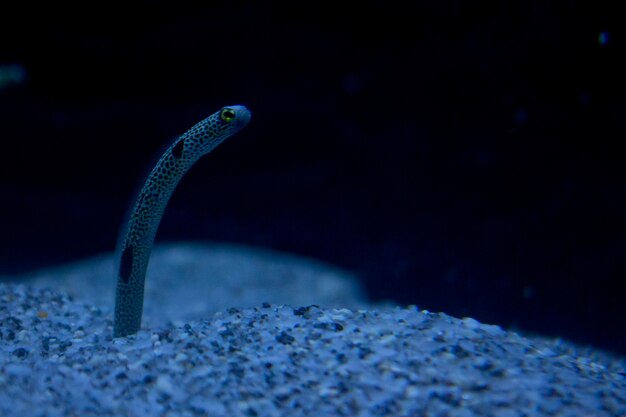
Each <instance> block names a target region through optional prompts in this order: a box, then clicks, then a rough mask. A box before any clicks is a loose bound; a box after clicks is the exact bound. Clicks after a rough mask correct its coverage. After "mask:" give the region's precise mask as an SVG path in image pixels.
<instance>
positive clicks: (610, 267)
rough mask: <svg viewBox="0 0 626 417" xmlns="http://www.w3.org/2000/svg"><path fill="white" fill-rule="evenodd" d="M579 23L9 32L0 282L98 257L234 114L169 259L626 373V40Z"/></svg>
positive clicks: (126, 20)
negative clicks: (156, 188)
mask: <svg viewBox="0 0 626 417" xmlns="http://www.w3.org/2000/svg"><path fill="white" fill-rule="evenodd" d="M586 3H591V2H580V1H560V2H549V1H548V2H546V1H525V2H521V1H520V2H463V1H435V0H431V1H425V2H416V3H415V4H414V7H415V10H413V11H410V10H408V9H406V8H403V7H401V5H404V4H407V3H400V2H398V3H392V2H382V1H380V2H371V1H363V2H360V3H358V6H357V5H356V3H355V6H354V7H353V8H350V9H345V10H343V9H341V8H340V7H346V6H345V5H346V4H348V3H340V2H336V3H334V6H328V7H325V6H319V5H314V2H292V3H285V4H278V3H263V4H261V3H259V2H206V4H205V5H204V6H198V5H195V4H190V3H185V2H178V3H174V2H158V1H154V2H152V1H150V2H138V3H134V4H135V6H134V7H133V8H129V7H128V6H120V7H117V6H114V5H113V4H112V3H89V5H88V6H84V7H82V8H76V7H66V8H63V7H60V6H59V5H58V4H57V3H54V4H53V5H49V6H47V8H43V9H42V8H41V6H38V8H37V9H36V13H35V12H34V10H26V9H25V10H19V11H15V12H12V13H5V14H4V15H3V16H2V19H4V21H3V25H2V26H0V27H1V29H0V46H1V47H0V64H2V65H4V66H5V67H4V68H5V69H6V68H7V67H6V66H7V65H13V67H12V68H19V69H21V70H23V72H24V74H25V78H24V79H23V80H21V81H20V80H17V79H16V80H15V81H14V82H12V83H11V82H5V83H4V86H3V87H0V140H1V149H0V157H1V159H2V163H1V164H0V233H1V234H2V237H1V239H0V273H2V274H5V275H9V274H18V273H22V272H26V271H28V270H31V269H34V268H42V267H46V266H48V265H54V264H59V263H62V262H66V261H70V260H75V259H79V258H82V257H86V256H90V255H93V254H96V253H100V252H103V251H110V250H112V249H113V247H114V246H115V241H116V238H117V232H118V230H119V227H120V224H121V221H122V218H123V216H124V213H125V211H126V209H127V207H128V205H129V204H130V201H129V200H130V198H132V196H133V194H134V190H135V188H136V186H137V185H138V182H139V180H140V178H141V177H142V176H143V175H144V174H145V173H146V171H147V169H148V168H149V165H150V161H151V160H154V158H155V157H156V156H157V155H158V154H159V152H160V150H162V149H163V147H164V146H165V145H166V144H167V143H168V142H169V141H170V140H171V139H172V138H173V137H174V136H175V135H176V134H180V133H182V132H184V131H185V130H187V129H188V128H189V127H191V125H193V124H194V123H196V122H197V121H199V120H201V119H202V118H204V117H206V116H207V115H209V114H211V113H213V112H215V111H216V110H218V109H219V108H220V107H222V106H224V105H229V104H245V105H246V106H248V107H249V108H250V109H251V111H252V113H253V118H252V121H251V123H250V125H249V126H248V127H247V128H246V129H245V130H244V131H243V132H241V133H240V134H238V135H236V136H235V137H233V138H231V139H229V140H228V141H227V142H226V143H224V144H223V145H221V146H220V147H219V148H218V149H216V150H215V151H214V152H213V153H211V154H210V155H208V156H206V157H205V158H204V159H202V160H201V161H200V162H199V163H198V164H197V165H196V166H195V167H194V168H193V169H192V171H191V172H190V173H189V175H188V176H187V177H185V179H184V180H183V181H182V183H181V185H180V187H179V188H178V189H177V191H176V192H175V194H174V196H173V199H172V200H171V202H170V205H169V207H168V210H167V212H166V215H165V218H164V220H163V223H162V225H161V228H160V230H159V237H158V239H159V240H190V239H195V240H212V241H227V242H238V243H243V244H249V245H259V246H264V247H269V248H274V249H277V250H281V251H287V252H292V253H296V254H301V255H305V256H309V257H313V258H317V259H320V260H324V261H326V262H329V263H332V264H336V265H338V266H340V267H343V268H345V269H348V270H351V271H354V272H355V273H356V274H357V275H358V276H359V277H360V278H361V279H362V281H363V283H364V286H365V288H366V289H367V292H368V295H369V296H370V298H371V299H372V300H384V299H392V300H394V301H396V302H399V303H403V304H417V305H418V306H419V307H420V308H425V309H429V310H432V311H443V312H446V313H448V314H451V315H454V316H458V317H462V316H472V317H474V318H476V319H478V320H481V321H484V322H487V323H497V324H500V325H503V326H506V327H509V328H514V329H521V330H525V331H529V332H536V333H541V334H546V335H559V336H562V337H565V338H568V339H571V340H574V341H577V342H580V343H583V344H593V345H595V346H599V347H604V348H607V349H611V350H614V351H617V352H621V353H626V335H625V334H626V332H625V331H624V330H625V326H624V325H623V320H624V318H625V317H626V314H625V313H626V307H625V305H626V302H624V291H623V289H622V281H623V280H624V278H625V277H626V265H625V261H624V259H625V258H624V255H625V253H626V243H625V242H626V239H625V231H626V227H625V226H626V225H625V220H624V214H625V208H626V198H625V196H626V181H625V176H624V163H623V160H624V152H623V151H621V150H620V147H619V146H620V145H621V143H622V142H623V141H624V138H625V137H626V135H625V133H626V132H625V130H626V129H625V128H624V115H625V109H626V106H625V100H624V99H625V95H624V93H625V91H626V90H625V88H624V87H625V84H626V83H625V75H624V74H626V71H625V69H626V67H625V66H624V64H622V63H621V60H622V59H623V58H624V50H625V49H624V38H623V37H622V34H623V33H622V32H620V31H619V25H621V26H623V20H622V19H620V17H619V14H617V13H616V12H615V11H612V10H609V9H606V8H603V7H602V6H601V5H600V3H594V4H595V6H594V7H593V8H591V7H589V6H587V5H585V4H586ZM340 4H341V5H342V6H339V5H340ZM112 285H113V284H112Z"/></svg>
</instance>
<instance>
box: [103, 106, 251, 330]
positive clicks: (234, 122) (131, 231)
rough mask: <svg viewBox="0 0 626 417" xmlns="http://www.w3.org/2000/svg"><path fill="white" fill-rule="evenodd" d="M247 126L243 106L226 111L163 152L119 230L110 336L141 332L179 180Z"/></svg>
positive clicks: (225, 108) (215, 114)
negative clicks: (161, 230)
mask: <svg viewBox="0 0 626 417" xmlns="http://www.w3.org/2000/svg"><path fill="white" fill-rule="evenodd" d="M249 121H250V112H249V111H248V109H246V108H245V107H244V106H228V107H224V108H222V109H221V110H220V111H218V112H217V113H214V114H212V115H211V116H209V117H207V118H206V119H204V120H202V121H201V122H200V123H198V124H196V125H195V126H193V127H192V128H191V129H189V130H188V131H187V132H185V133H184V134H183V135H181V136H179V137H178V138H176V140H174V142H173V143H172V144H171V145H170V146H169V147H168V148H167V150H166V151H165V153H164V154H163V156H161V158H159V160H158V162H157V163H156V166H155V167H154V168H153V169H152V171H151V172H150V174H149V175H148V178H147V179H146V182H145V184H144V185H143V187H142V188H141V191H140V192H139V195H138V196H137V200H136V201H135V204H134V206H132V210H131V212H130V217H129V219H128V223H127V225H126V228H125V229H122V232H121V233H122V234H121V235H120V241H119V246H118V251H119V252H118V253H121V255H120V264H119V269H118V271H117V289H116V291H115V320H114V326H113V327H114V336H115V337H122V336H128V335H132V334H135V333H137V331H139V327H140V326H141V315H142V312H143V293H144V283H145V278H146V268H147V266H148V259H149V258H150V251H151V249H152V245H153V243H154V237H155V235H156V231H157V228H158V227H159V223H160V222H161V218H162V217H163V211H164V210H165V206H166V205H167V202H168V200H169V198H170V196H171V195H172V192H173V191H174V189H175V188H176V185H177V184H178V182H179V181H180V179H181V178H182V176H183V175H185V173H186V172H187V171H188V170H189V168H191V166H192V165H193V164H194V163H195V162H196V161H197V160H198V159H200V157H202V156H203V155H206V154H207V153H209V152H211V150H213V148H215V147H216V146H217V145H219V144H220V143H222V142H223V141H224V139H226V138H228V137H229V136H231V135H234V134H235V133H237V132H238V131H239V130H241V129H243V128H244V127H245V126H246V125H247V124H248V122H249Z"/></svg>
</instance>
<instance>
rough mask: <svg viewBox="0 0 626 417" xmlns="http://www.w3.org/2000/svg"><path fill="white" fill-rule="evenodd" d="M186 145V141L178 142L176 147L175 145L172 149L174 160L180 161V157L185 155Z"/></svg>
mask: <svg viewBox="0 0 626 417" xmlns="http://www.w3.org/2000/svg"><path fill="white" fill-rule="evenodd" d="M184 145H185V139H181V140H179V141H178V142H176V145H174V147H173V148H172V155H174V158H176V159H180V157H181V156H182V155H183V146H184Z"/></svg>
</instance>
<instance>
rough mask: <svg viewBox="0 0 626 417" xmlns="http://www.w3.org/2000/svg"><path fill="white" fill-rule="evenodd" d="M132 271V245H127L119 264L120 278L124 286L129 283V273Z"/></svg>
mask: <svg viewBox="0 0 626 417" xmlns="http://www.w3.org/2000/svg"><path fill="white" fill-rule="evenodd" d="M132 270H133V245H129V246H127V247H126V248H125V249H124V252H122V260H121V262H120V278H122V281H124V284H128V281H130V272H131V271H132Z"/></svg>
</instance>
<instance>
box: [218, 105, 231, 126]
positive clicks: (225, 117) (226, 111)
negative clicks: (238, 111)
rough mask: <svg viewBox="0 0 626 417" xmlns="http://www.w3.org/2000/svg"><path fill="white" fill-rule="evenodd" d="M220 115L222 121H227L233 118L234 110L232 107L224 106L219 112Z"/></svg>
mask: <svg viewBox="0 0 626 417" xmlns="http://www.w3.org/2000/svg"><path fill="white" fill-rule="evenodd" d="M220 117H221V118H222V120H223V121H225V122H226V123H228V122H230V121H232V120H233V119H234V118H235V111H234V110H233V109H229V108H228V107H224V108H223V109H222V111H221V112H220Z"/></svg>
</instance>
